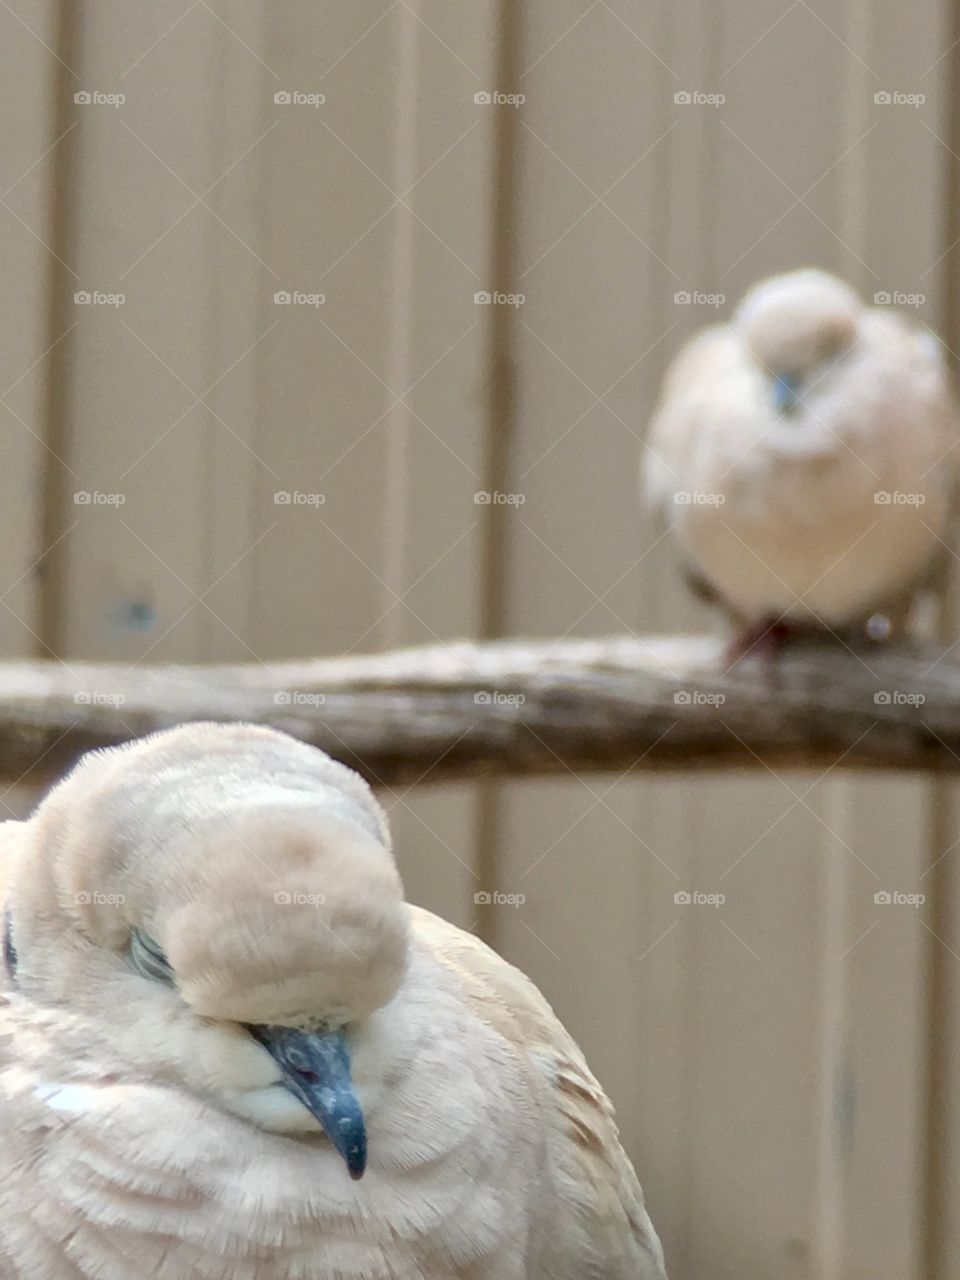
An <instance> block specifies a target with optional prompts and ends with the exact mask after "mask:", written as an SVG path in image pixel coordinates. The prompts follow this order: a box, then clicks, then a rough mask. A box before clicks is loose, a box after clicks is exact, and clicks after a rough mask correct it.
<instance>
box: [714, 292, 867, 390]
mask: <svg viewBox="0 0 960 1280" xmlns="http://www.w3.org/2000/svg"><path fill="white" fill-rule="evenodd" d="M862 310H863V308H862V306H861V303H860V299H859V298H858V297H857V295H856V293H854V291H853V290H852V289H851V288H850V287H849V286H848V285H846V284H844V283H843V281H842V280H838V279H837V278H836V277H835V276H831V275H828V274H827V273H826V272H825V271H817V270H814V269H813V268H809V269H806V270H803V271H791V272H789V273H788V274H787V275H782V276H774V277H773V278H772V279H770V280H764V281H761V283H760V284H757V285H754V287H753V288H752V289H751V290H750V291H749V292H748V293H747V295H746V297H745V298H744V299H743V301H742V302H741V303H740V306H739V307H738V308H737V311H736V313H735V315H734V318H733V326H734V328H735V330H736V331H737V332H738V333H739V335H740V337H741V338H742V340H743V342H744V343H745V344H746V347H747V349H748V350H749V352H750V354H751V355H752V356H753V358H754V360H755V361H756V363H757V364H758V365H759V366H760V369H761V371H762V373H763V374H764V375H765V376H766V377H767V378H768V379H769V380H770V382H771V384H772V393H773V398H774V402H775V403H776V405H777V407H778V408H780V409H781V410H786V411H789V410H790V409H792V408H793V407H794V406H795V403H796V401H797V399H798V398H799V397H800V396H802V394H803V391H804V388H805V386H807V385H809V384H811V383H812V382H813V381H814V380H816V379H817V378H819V377H820V376H822V374H823V373H824V371H825V370H826V369H827V368H829V366H830V365H832V364H833V363H834V362H835V361H837V360H838V359H840V357H841V356H842V355H843V354H844V353H845V352H846V351H847V350H848V349H849V348H850V347H851V346H852V345H853V343H854V342H855V340H856V338H857V333H858V327H859V324H860V318H861V314H862Z"/></svg>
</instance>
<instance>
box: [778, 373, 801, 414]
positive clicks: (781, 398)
mask: <svg viewBox="0 0 960 1280" xmlns="http://www.w3.org/2000/svg"><path fill="white" fill-rule="evenodd" d="M799 397H800V380H799V378H791V377H790V376H789V375H787V374H782V373H781V374H778V375H777V376H776V377H775V378H774V380H773V403H774V404H775V405H776V406H777V410H778V411H779V412H780V413H783V414H790V413H793V411H794V409H796V407H797V402H798V400H799Z"/></svg>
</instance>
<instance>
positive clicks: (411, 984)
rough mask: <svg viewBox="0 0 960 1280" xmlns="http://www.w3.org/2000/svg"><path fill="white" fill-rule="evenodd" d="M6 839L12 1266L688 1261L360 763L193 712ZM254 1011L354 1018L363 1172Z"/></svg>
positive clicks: (81, 1274)
mask: <svg viewBox="0 0 960 1280" xmlns="http://www.w3.org/2000/svg"><path fill="white" fill-rule="evenodd" d="M0 842H2V858H3V863H4V869H5V872H6V875H7V880H8V884H7V889H6V892H5V894H4V895H3V896H4V898H5V901H6V904H7V910H8V912H9V919H10V943H11V946H10V948H9V955H10V958H11V960H13V959H14V952H15V973H8V975H7V981H6V983H5V988H6V989H5V993H4V995H3V997H2V1003H0V1131H2V1138H3V1147H4V1151H3V1161H4V1177H3V1179H2V1181H0V1274H2V1275H3V1277H4V1280H94V1278H95V1280H138V1278H139V1277H147V1276H150V1277H155V1278H156V1280H194V1278H196V1280H200V1278H201V1277H202V1278H203V1280H521V1278H524V1280H627V1278H628V1277H629V1278H630V1280H657V1278H661V1277H663V1274H664V1273H663V1265H662V1256H661V1251H660V1246H659V1243H658V1241H657V1237H656V1234H655V1232H654V1230H653V1227H652V1225H651V1223H650V1220H649V1218H648V1217H647V1214H646V1212H645V1209H644V1205H643V1199H642V1195H641V1192H640V1188H639V1186H638V1185H637V1182H636V1179H635V1177H634V1174H633V1170H632V1169H631V1167H630V1164H629V1162H628V1160H627V1159H626V1157H625V1155H624V1153H623V1151H622V1150H621V1148H620V1146H619V1143H618V1140H617V1131H616V1127H615V1125H614V1121H613V1115H612V1111H611V1108H610V1105H609V1103H608V1102H607V1100H606V1098H605V1097H604V1094H603V1092H602V1090H601V1089H600V1087H599V1085H598V1084H597V1082H596V1081H595V1080H594V1078H593V1077H592V1076H591V1074H590V1072H589V1070H588V1068H587V1066H586V1063H585V1062H584V1059H583V1057H582V1055H581V1054H580V1052H579V1050H578V1049H577V1047H576V1045H575V1044H574V1043H573V1041H572V1040H571V1039H570V1038H569V1036H568V1035H567V1034H566V1032H565V1031H564V1030H563V1028H562V1027H561V1026H560V1024H559V1023H558V1022H557V1020H556V1018H555V1017H554V1015H553V1013H552V1012H551V1010H550V1008H549V1007H548V1005H547V1004H546V1002H545V1001H544V1000H543V998H542V997H541V996H540V994H539V993H538V992H537V991H536V989H535V988H534V987H533V986H532V985H531V983H530V982H528V981H527V979H525V978H524V977H523V976H522V975H521V974H520V973H518V972H517V971H516V970H515V969H512V968H511V967H510V966H509V965H507V964H506V963H504V961H502V960H501V959H499V957H497V956H496V955H495V954H494V953H493V952H491V951H489V950H488V949H487V948H486V947H484V946H483V945H482V944H481V943H479V942H478V941H477V940H476V939H474V938H472V937H470V936H469V935H466V934H463V933H462V932H460V931H459V930H457V929H455V928H453V927H452V926H450V925H448V924H446V923H444V922H443V921H441V920H439V919H437V918H436V917H434V916H431V915H430V914H428V913H427V912H425V911H420V910H417V909H415V908H412V907H409V906H407V904H406V903H404V901H403V897H402V890H401V885H400V881H399V878H398V876H397V872H396V869H395V867H394V863H393V858H392V854H391V850H390V842H389V834H388V830H387V825H386V821H385V818H384V815H383V813H382V811H381V810H380V808H379V806H378V805H377V803H376V801H375V800H374V798H373V796H372V795H371V793H370V791H369V789H368V788H367V787H366V785H365V784H364V783H363V782H362V781H361V780H360V779H359V778H358V777H357V776H356V775H355V774H353V773H351V772H350V771H349V770H348V769H346V768H343V767H342V766H340V765H338V764H335V763H334V762H333V761H331V760H330V759H328V758H327V757H326V756H325V755H323V753H321V752H319V751H316V750H314V749H312V748H310V747H307V746H304V745H303V744H300V743H297V742H294V741H293V740H292V739H290V738H288V737H286V736H285V735H283V734H279V733H275V732H273V731H270V730H266V729H259V728H253V727H249V726H233V727H226V726H218V725H194V726H191V727H187V728H183V729H178V730H174V731H172V732H169V733H164V734H159V735H156V736H154V737H152V738H147V739H145V740H143V741H142V742H139V743H136V744H133V745H131V746H129V747H124V748H119V749H116V750H111V751H106V752H100V753H95V754H93V755H90V756H88V757H86V758H85V759H84V760H83V761H82V762H81V763H80V765H79V766H78V767H77V768H76V769H75V770H74V772H73V773H72V774H71V775H70V776H69V777H68V778H67V779H66V780H65V781H64V782H63V783H61V784H60V786H59V787H57V788H56V789H55V790H54V791H53V792H52V793H51V794H50V795H49V796H48V798H47V799H46V800H45V801H44V802H43V803H42V804H41V805H40V807H39V808H38V810H37V812H36V813H35V815H34V816H33V817H32V818H31V820H30V821H29V822H26V823H6V824H4V825H3V826H2V827H0ZM135 931H136V932H135ZM135 937H136V938H141V937H142V938H143V939H144V940H145V941H143V942H142V943H140V944H138V943H137V942H135V941H133V940H134V938H135ZM132 943H133V948H132V949H131V946H132ZM138 946H139V948H140V949H139V951H138ZM144 947H146V948H147V950H146V952H144V950H143V948H144ZM144 956H146V959H147V964H146V967H144V965H143V960H144ZM166 965H169V970H170V972H171V975H172V977H171V980H170V981H167V980H166V975H167V968H166V967H165V966H166ZM151 974H152V975H153V976H150V975H151ZM253 1024H269V1026H271V1027H273V1028H274V1029H276V1028H277V1027H280V1028H292V1029H294V1030H293V1031H292V1032H291V1033H290V1034H292V1035H293V1036H294V1037H296V1036H298V1035H305V1036H310V1035H313V1034H314V1033H316V1034H317V1035H319V1036H320V1038H321V1039H323V1038H324V1037H329V1036H343V1038H344V1040H345V1043H346V1044H348V1046H349V1056H350V1069H351V1074H352V1088H353V1090H355V1094H356V1097H357V1098H358V1099H359V1103H360V1104H361V1105H362V1109H363V1112H364V1114H365V1118H366V1134H367V1141H368V1149H369V1157H368V1164H367V1170H366V1174H365V1176H364V1177H363V1179H362V1180H361V1181H351V1179H350V1178H349V1177H348V1176H347V1173H346V1169H345V1168H344V1163H343V1161H342V1160H341V1158H340V1156H339V1155H338V1154H337V1152H336V1151H335V1150H334V1147H333V1145H332V1143H331V1141H330V1140H329V1139H328V1138H327V1136H326V1134H325V1133H324V1131H323V1129H322V1128H321V1126H320V1124H319V1123H318V1120H317V1119H315V1118H314V1115H312V1114H311V1112H310V1111H309V1110H308V1109H307V1108H306V1107H305V1106H304V1105H301V1102H300V1101H298V1098H297V1097H296V1096H295V1095H294V1093H293V1092H291V1091H290V1089H289V1088H288V1087H286V1085H285V1083H284V1077H283V1073H282V1072H281V1070H280V1069H279V1067H278V1062H277V1059H276V1058H275V1057H274V1056H271V1054H270V1053H268V1052H267V1050H266V1049H265V1048H264V1047H263V1046H262V1045H261V1043H259V1042H258V1041H257V1040H256V1039H255V1038H254V1036H253V1035H252V1034H251V1032H250V1031H249V1030H248V1026H250V1025H253ZM284 1034H287V1033H286V1032H285V1033H284Z"/></svg>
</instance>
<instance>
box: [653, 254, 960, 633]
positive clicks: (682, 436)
mask: <svg viewBox="0 0 960 1280" xmlns="http://www.w3.org/2000/svg"><path fill="white" fill-rule="evenodd" d="M958 440H960V419H958V411H957V405H956V402H955V400H954V397H953V395H952V393H951V389H950V386H949V383H948V378H947V374H946V370H945V367H944V360H943V357H942V354H941V348H940V344H939V342H938V341H937V339H936V338H935V337H934V336H933V335H932V334H931V333H930V332H929V331H927V330H925V329H923V328H921V327H920V326H919V325H917V324H914V323H912V322H909V321H907V320H906V319H904V318H903V317H902V316H901V315H899V314H898V313H896V312H894V311H891V310H890V309H889V308H888V307H872V308H865V307H864V306H863V305H862V304H861V302H860V300H859V298H858V297H857V295H856V294H855V293H854V292H853V290H852V289H850V288H849V287H848V286H847V285H846V284H844V283H843V282H842V281H840V280H838V279H836V278H835V277H833V276H830V275H827V274H826V273H825V272H822V271H816V270H812V269H808V270H802V271H794V272H791V273H789V274H787V275H782V276H776V277H774V278H772V279H770V280H765V281H763V282H762V283H760V284H758V285H756V286H755V287H754V288H753V289H751V290H750V292H749V293H748V294H747V295H746V297H745V298H744V299H743V301H742V302H741V304H740V306H739V307H738V308H737V310H736V312H735V313H734V316H733V319H732V321H731V323H730V324H725V325H714V326H711V327H710V328H707V329H705V330H703V331H701V332H700V333H699V334H697V335H696V336H695V337H694V338H693V339H692V340H691V341H690V342H689V343H688V344H687V346H686V347H685V348H684V349H683V350H682V351H681V352H680V354H679V355H678V356H677V357H676V359H675V360H674V362H673V365H672V366H671V368H670V369H669V371H668V373H667V376H666V379H665V383H664V387H663V391H662V395H661V400H660V404H659V406H658V408H657V411H656V414H655V416H654V418H653V422H652V424H651V428H650V434H649V437H648V448H647V451H646V454H645V481H646V490H647V495H648V497H649V499H650V500H651V501H652V502H653V503H654V504H655V505H656V506H657V507H658V508H659V509H660V510H661V511H662V512H663V513H664V514H665V515H666V518H667V520H668V522H669V524H670V525H671V526H672V530H673V533H674V535H675V536H676V539H677V542H678V543H679V545H680V548H681V553H682V555H683V557H684V559H685V561H686V563H687V567H688V570H689V572H690V577H691V582H692V585H694V586H695V588H696V589H698V590H699V591H700V593H701V594H703V595H704V596H705V597H706V598H709V599H712V600H714V601H716V602H718V603H720V604H721V605H722V607H723V608H724V609H725V611H726V612H727V614H728V616H729V618H730V620H731V622H732V623H733V625H734V627H735V628H737V630H738V631H739V632H740V642H739V645H738V646H737V648H738V651H739V652H741V653H742V652H744V651H746V650H748V649H749V648H751V647H752V646H753V645H754V644H758V643H760V641H761V640H763V642H764V644H763V647H767V648H768V647H769V646H770V645H773V647H776V645H777V644H778V643H779V642H780V641H781V640H782V639H784V638H786V637H787V636H788V635H789V634H790V632H792V631H796V630H806V629H810V628H814V629H821V628H825V629H828V630H830V631H833V632H834V633H836V634H837V635H839V636H841V637H844V636H847V637H851V638H856V637H857V636H858V634H859V635H862V634H863V633H864V631H869V633H870V634H872V635H874V636H875V637H879V636H883V635H887V634H890V633H892V632H893V631H894V630H897V629H899V628H901V627H902V626H903V625H904V623H905V621H906V617H907V614H908V612H909V609H910V605H911V603H912V601H913V599H914V597H915V596H916V594H917V592H918V591H919V590H921V589H922V588H924V587H925V586H928V585H932V584H933V583H934V581H935V579H936V576H937V574H938V573H939V572H942V570H943V567H944V566H945V564H946V562H947V560H948V557H949V552H948V550H947V545H946V536H947V524H948V519H949V516H950V513H951V507H952V504H953V501H954V488H955V480H956V475H957V464H958V461H960V451H958V450H957V449H956V447H955V446H956V445H957V442H958ZM768 651H769V648H768Z"/></svg>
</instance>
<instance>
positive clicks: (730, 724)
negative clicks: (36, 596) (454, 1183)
mask: <svg viewBox="0 0 960 1280" xmlns="http://www.w3.org/2000/svg"><path fill="white" fill-rule="evenodd" d="M938 657H939V653H938V652H936V651H931V652H924V651H922V650H918V649H904V648H899V649H886V650H876V649H873V650H867V651H864V652H863V653H862V654H860V655H853V654H851V653H850V652H849V651H847V650H845V649H843V648H842V647H836V648H834V647H831V648H824V647H818V646H813V645H810V646H804V647H798V648H796V649H794V650H792V651H790V652H789V653H787V654H786V655H785V656H784V657H783V658H782V659H781V661H780V663H779V664H778V667H777V668H776V670H775V671H773V670H771V669H770V668H769V667H767V666H765V665H764V664H763V663H761V662H759V661H755V660H749V661H746V662H741V663H740V664H738V666H737V667H736V668H735V669H734V670H732V671H730V672H725V666H726V663H725V662H724V659H723V654H722V648H721V645H720V643H719V642H718V641H716V640H713V639H710V638H689V637H680V638H667V637H663V638H660V637H656V638H649V639H643V638H636V639H635V638H615V639H608V640H596V641H593V640H562V641H558V642H557V641H550V640H530V641H511V642H500V643H488V644H473V643H466V642H458V643H455V644H451V645H446V646H441V645H438V646H433V647H428V648H418V649H407V650H400V651H396V652H392V653H385V654H381V655H377V656H372V657H358V658H354V657H347V658H332V659H317V660H310V661H297V662H284V663H274V664H272V665H269V666H260V665H253V664H249V665H238V666H207V667H174V666H156V667H134V668H132V669H126V668H123V667H120V666H116V667H111V666H106V665H102V664H99V663H96V664H95V663H71V664H70V665H69V666H66V665H64V664H61V663H58V662H46V663H4V664H0V773H2V774H3V776H4V777H5V778H6V779H7V780H8V781H13V780H19V779H21V778H23V779H24V780H27V781H37V782H42V781H46V780H48V779H50V778H51V777H55V776H57V775H58V774H60V773H62V772H63V771H64V769H66V768H67V767H68V766H69V765H70V764H71V763H72V762H73V761H74V760H75V759H76V757H77V756H78V755H79V754H80V753H81V752H83V751H86V750H89V749H90V748H92V747H103V746H109V745H111V744H114V743H118V742H123V741H125V740H126V739H128V738H131V737H134V736H137V735H140V734H144V733H149V732H151V731H152V730H155V729H160V728H165V727H168V726H170V725H174V724H178V723H180V722H182V721H186V720H200V719H213V720H249V721H255V722H258V723H261V724H272V725H275V726H277V727H278V728H281V729H285V730H287V731H288V732H289V733H292V734H294V735H295V736H297V737H299V738H303V739H305V740H306V741H308V742H312V743H315V744H316V745H317V746H319V747H323V749H324V750H325V751H329V752H330V753H331V754H332V755H334V756H336V757H338V758H339V759H342V760H344V761H345V762H346V763H348V764H351V765H353V766H354V767H356V768H358V769H360V771H361V772H362V773H364V774H365V775H366V776H367V777H368V778H369V779H370V780H371V781H372V782H382V783H385V784H389V785H398V784H401V785H408V784H411V783H414V782H418V781H420V780H421V779H423V778H429V780H430V781H431V782H433V781H440V780H442V779H460V780H462V779H467V778H476V777H481V776H485V777H491V776H502V777H506V776H512V777H515V776H523V775H526V776H531V775H544V774H556V773H562V772H563V771H565V770H574V771H576V772H591V771H598V770H612V771H625V770H629V769H636V770H650V769H654V768H658V769H664V768H677V767H688V768H689V767H697V768H703V767H712V766H720V765H724V766H730V765H734V766H739V767H748V768H749V767H756V766H757V765H758V763H759V761H764V762H766V763H769V764H773V763H783V762H794V763H802V764H807V765H817V766H823V767H824V768H826V767H827V766H828V765H830V764H833V763H836V762H838V761H839V760H841V759H842V760H843V763H844V765H845V766H858V767H864V766H868V767H869V766H872V767H884V768H890V769H937V770H940V769H943V770H950V771H955V770H957V769H958V768H960V668H958V667H956V666H953V665H950V664H949V663H948V662H947V661H937V659H938ZM878 695H879V697H878Z"/></svg>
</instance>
